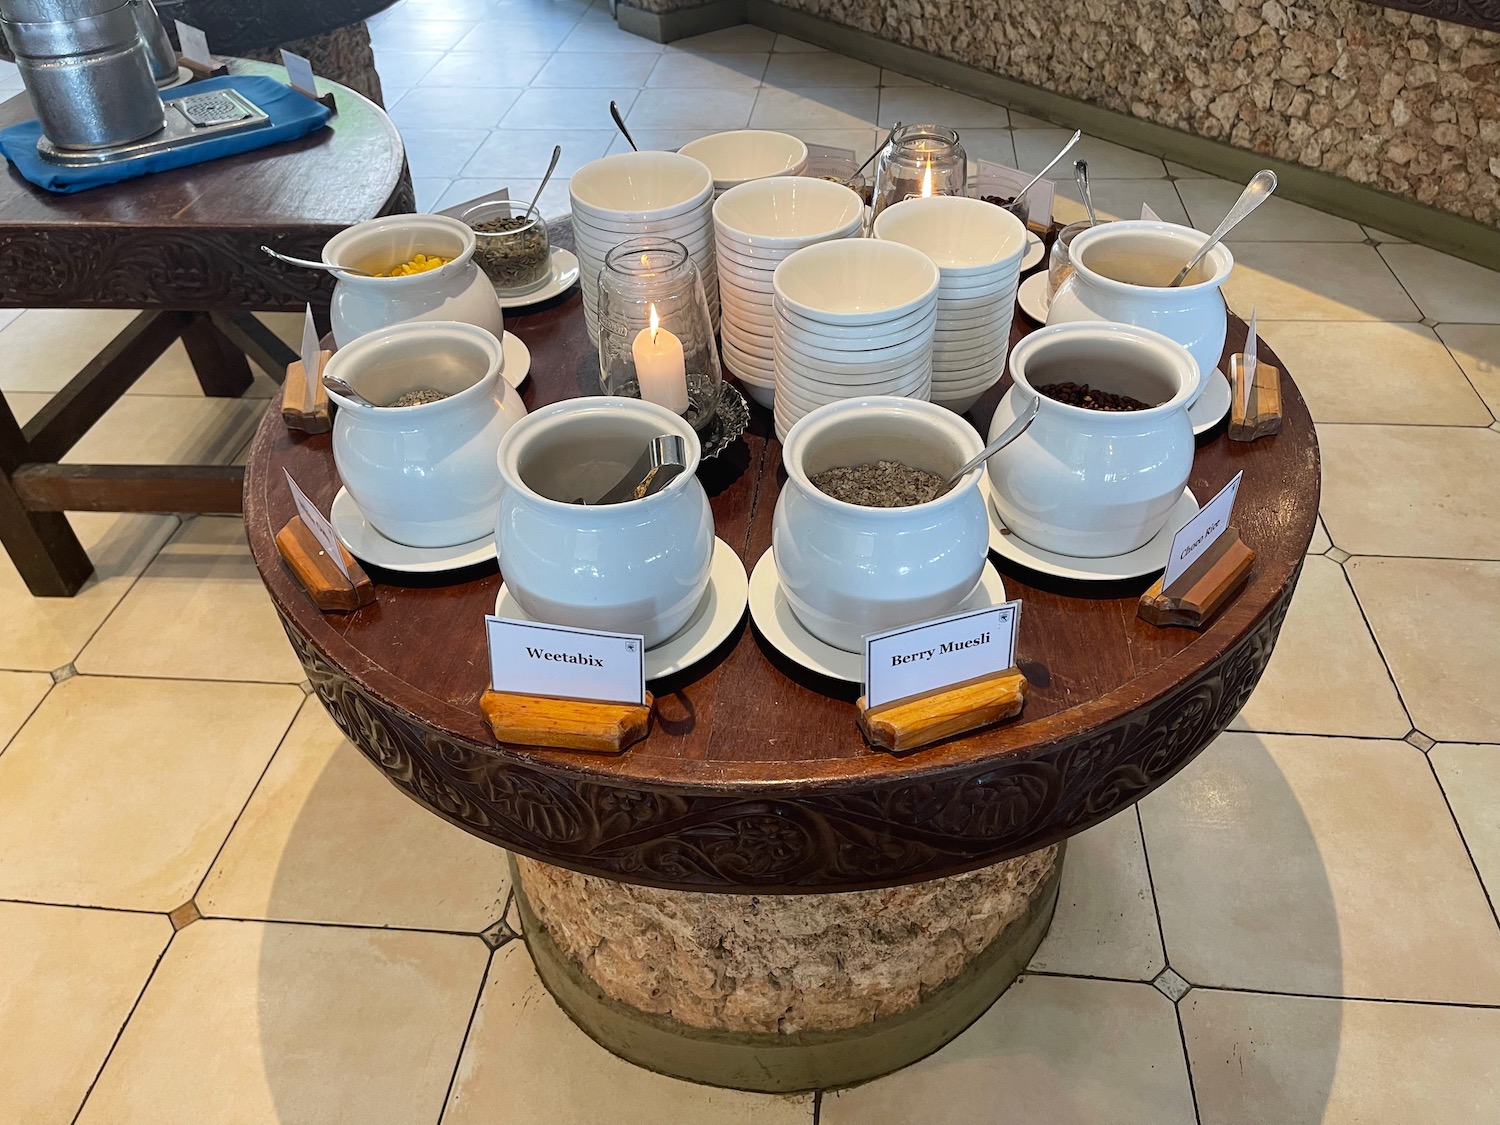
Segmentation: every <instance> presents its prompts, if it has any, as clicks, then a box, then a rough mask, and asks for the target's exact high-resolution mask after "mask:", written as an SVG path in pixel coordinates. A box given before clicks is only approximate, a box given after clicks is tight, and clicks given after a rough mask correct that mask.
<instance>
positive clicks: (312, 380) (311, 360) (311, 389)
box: [301, 304, 323, 414]
mask: <svg viewBox="0 0 1500 1125" xmlns="http://www.w3.org/2000/svg"><path fill="white" fill-rule="evenodd" d="M301 359H302V376H303V378H302V412H303V413H304V414H311V413H312V412H313V409H314V407H316V406H317V402H318V382H319V380H320V379H321V378H322V371H321V370H320V369H321V367H322V360H323V350H322V348H320V347H319V346H318V328H317V325H315V324H314V323H313V315H312V305H310V304H309V305H308V306H307V319H305V320H304V321H303V322H302V351H301Z"/></svg>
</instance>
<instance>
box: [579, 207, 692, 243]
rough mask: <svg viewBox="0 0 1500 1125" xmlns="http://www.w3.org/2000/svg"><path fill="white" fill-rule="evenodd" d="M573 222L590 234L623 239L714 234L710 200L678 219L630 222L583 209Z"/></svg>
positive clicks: (652, 219) (595, 236)
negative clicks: (589, 213)
mask: <svg viewBox="0 0 1500 1125" xmlns="http://www.w3.org/2000/svg"><path fill="white" fill-rule="evenodd" d="M573 225H574V226H576V227H580V228H582V230H583V232H584V233H585V234H586V235H588V236H590V237H593V238H596V239H598V238H619V239H620V240H621V241H624V239H625V238H629V237H632V236H635V235H642V234H664V235H666V237H668V238H678V237H681V236H683V235H687V234H692V235H695V236H696V235H698V234H703V235H711V234H712V232H713V219H712V218H711V217H710V215H709V212H708V205H707V204H706V203H705V204H699V205H698V206H696V207H693V208H691V209H689V210H688V211H685V212H684V213H683V214H681V215H678V216H676V217H675V218H669V219H661V218H650V219H641V220H633V221H630V222H616V221H614V220H610V219H600V218H597V217H595V216H592V215H588V214H585V213H583V212H575V213H574V215H573Z"/></svg>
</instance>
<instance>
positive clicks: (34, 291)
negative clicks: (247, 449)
mask: <svg viewBox="0 0 1500 1125" xmlns="http://www.w3.org/2000/svg"><path fill="white" fill-rule="evenodd" d="M233 69H234V70H235V72H236V73H243V74H272V75H276V74H279V73H280V68H279V67H271V66H266V65H264V64H260V63H252V62H237V63H235V64H234V67H233ZM329 86H331V87H332V88H333V89H334V96H335V99H336V101H337V104H338V113H337V114H336V115H335V116H334V118H333V119H332V120H331V121H330V123H329V125H330V127H329V128H327V129H322V130H320V131H318V132H316V133H314V134H312V135H310V136H307V137H303V138H301V139H299V140H296V141H292V142H290V143H287V144H283V145H277V146H273V147H271V148H269V149H265V150H262V151H260V152H252V153H246V154H243V155H241V156H234V157H228V158H226V159H223V160H217V161H213V162H211V163H208V164H202V165H197V166H194V167H191V168H183V169H179V170H176V171H172V172H161V173H157V174H156V175H152V176H146V177H143V178H141V179H137V180H128V181H126V182H124V183H120V184H114V185H111V186H109V187H102V188H95V189H93V190H92V191H85V192H79V193H77V194H75V195H55V194H53V193H51V192H46V191H43V190H42V189H40V188H37V187H34V186H33V185H31V184H30V183H28V182H27V181H26V180H24V179H23V178H22V177H21V176H20V175H19V174H18V173H17V172H16V170H15V169H14V168H11V167H10V166H9V165H6V167H5V174H4V175H3V176H0V308H81V309H118V308H124V309H142V310H144V311H143V312H142V313H141V314H140V315H139V316H138V317H136V319H135V320H134V321H133V322H132V323H131V324H130V325H129V326H128V327H127V328H126V329H125V330H124V331H123V332H121V333H120V335H119V336H118V337H116V338H115V340H114V341H113V342H112V343H110V345H109V346H108V347H106V348H105V349H104V351H102V352H100V353H99V355H97V356H96V357H95V358H94V359H93V360H92V361H91V362H90V363H89V364H88V365H87V366H86V367H84V369H83V370H82V371H80V372H79V373H78V374H77V375H76V376H75V377H74V378H73V379H72V380H71V381H70V382H69V383H68V385H67V386H65V387H64V388H63V389H62V390H60V391H58V392H57V393H56V394H55V395H54V396H53V398H52V400H51V401H50V402H48V404H47V405H46V406H45V407H43V408H42V410H41V412H40V413H38V414H37V416H36V417H35V418H33V419H32V420H31V421H30V422H28V423H27V424H26V425H25V426H21V425H20V424H19V423H17V421H16V418H15V415H14V413H13V412H12V411H11V409H10V407H9V406H8V405H6V404H5V402H4V400H3V397H0V543H3V544H4V546H5V549H6V550H7V551H8V552H9V553H10V557H11V559H12V561H13V562H14V563H15V565H16V568H17V569H18V570H19V571H20V573H21V576H22V577H23V578H24V579H25V581H26V585H27V586H28V587H29V588H30V589H31V592H32V593H33V594H37V595H39V596H51V597H61V596H68V595H71V594H73V593H75V592H76V591H77V590H78V588H79V586H81V585H82V584H83V582H84V581H85V580H86V579H87V578H88V576H89V575H90V574H91V573H92V571H93V564H92V563H91V562H90V561H89V558H88V555H87V554H86V553H85V552H84V550H83V547H82V545H81V544H80V543H79V542H78V539H77V537H76V536H75V535H74V534H73V531H72V528H71V527H70V526H69V524H68V521H67V519H66V517H65V516H64V515H63V513H64V512H67V511H107V512H162V511H167V512H186V511H193V512H237V511H239V510H240V508H241V504H242V500H241V494H242V485H243V479H244V474H243V470H241V469H239V468H238V467H235V466H225V465H172V466H165V465H63V464H60V462H61V460H62V458H63V457H64V456H65V455H66V454H67V453H68V451H69V450H70V449H72V447H73V446H74V445H75V444H76V443H77V442H78V440H79V439H80V438H81V437H82V436H83V435H84V434H85V433H87V432H88V430H89V428H90V427H91V426H93V425H94V423H96V422H98V421H99V419H100V418H101V417H103V416H104V413H105V412H106V411H107V410H109V408H110V407H111V406H113V405H114V404H115V403H116V402H117V401H118V400H119V398H120V396H121V395H123V394H124V393H125V392H126V390H128V389H129V388H130V386H131V385H132V384H133V383H134V382H135V381H136V379H138V378H139V377H140V376H141V375H142V374H143V373H144V372H145V371H146V369H147V368H148V367H150V366H151V364H152V363H154V362H155V361H156V359H157V357H158V356H160V355H161V354H162V352H163V351H165V350H166V349H167V348H168V347H169V346H170V345H171V344H172V343H173V341H175V340H178V339H180V340H182V342H183V344H184V346H185V347H186V348H187V352H188V357H189V358H190V359H191V361H192V364H193V368H194V370H195V371H196V373H197V375H198V381H199V383H200V385H201V386H202V387H203V393H204V394H206V395H213V396H220V397H230V396H238V395H241V394H243V393H244V392H245V390H246V389H248V388H249V386H250V382H251V374H250V367H249V363H248V362H247V359H248V360H254V361H255V362H256V364H257V365H258V366H260V367H262V368H263V369H264V370H265V371H266V373H267V374H269V375H270V376H271V377H272V378H274V379H276V380H277V381H278V382H279V381H280V379H281V377H282V373H283V372H284V370H285V368H286V364H287V363H288V362H289V361H290V360H291V359H292V358H294V357H293V355H292V353H291V351H290V349H289V348H287V347H286V345H285V344H283V343H282V342H281V341H280V340H278V339H277V338H276V337H275V335H273V334H272V333H271V332H270V330H269V329H267V328H266V327H265V326H264V325H262V324H261V323H260V322H259V321H258V320H256V319H255V318H254V317H253V316H251V315H250V314H251V312H253V311H263V312H276V311H297V312H300V311H301V310H302V308H303V307H304V306H305V305H306V304H307V303H309V302H311V303H312V304H313V306H314V307H315V308H325V307H326V306H327V304H328V299H329V295H330V293H331V291H332V287H331V283H330V281H329V279H328V277H327V275H326V274H323V273H320V272H317V271H313V270H299V269H296V268H294V267H289V266H283V265H281V264H280V263H278V262H275V261H273V260H272V259H270V258H268V257H267V256H266V255H264V254H262V253H261V252H260V250H259V247H260V245H261V244H262V243H266V244H268V245H272V246H275V247H276V248H277V249H280V250H283V251H285V252H287V253H291V254H296V255H298V256H304V257H312V258H316V257H318V256H319V254H320V252H321V250H322V245H323V243H324V242H326V241H327V240H328V239H329V238H330V237H331V236H332V235H333V234H335V233H336V232H337V231H339V230H341V229H343V228H344V227H346V226H348V225H349V224H350V223H354V222H359V221H361V220H364V219H369V218H372V217H374V216H376V215H379V214H384V213H388V212H393V211H402V210H411V209H412V200H411V199H409V198H404V196H405V195H406V193H405V192H404V191H402V190H401V189H400V185H401V184H402V183H403V179H402V171H403V169H404V167H405V162H406V154H405V149H404V148H403V147H402V144H401V138H400V135H399V134H398V133H397V132H396V128H395V126H394V125H392V124H391V121H390V118H388V117H387V116H386V115H385V113H384V112H383V111H382V110H381V109H380V108H379V107H378V106H376V105H374V104H373V103H371V102H369V101H368V100H366V99H365V98H363V97H361V96H360V95H358V94H356V93H354V92H353V91H351V90H348V89H346V88H344V87H342V86H339V85H337V84H336V83H329ZM33 116H34V114H33V113H32V110H31V103H30V100H29V99H28V98H27V96H26V95H25V94H24V93H23V94H19V95H17V96H16V97H13V98H11V99H10V100H9V101H7V102H5V103H4V104H3V105H0V128H5V127H7V126H10V125H13V124H15V123H17V122H20V121H25V120H27V119H29V118H31V117H33Z"/></svg>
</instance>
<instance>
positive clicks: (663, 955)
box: [511, 844, 1062, 1092]
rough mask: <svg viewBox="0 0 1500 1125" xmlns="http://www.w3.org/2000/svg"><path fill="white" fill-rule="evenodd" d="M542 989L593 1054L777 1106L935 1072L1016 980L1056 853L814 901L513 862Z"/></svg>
mask: <svg viewBox="0 0 1500 1125" xmlns="http://www.w3.org/2000/svg"><path fill="white" fill-rule="evenodd" d="M511 865H512V872H513V875H514V883H515V888H516V898H517V901H518V903H519V905H520V909H521V919H522V924H523V926H524V929H525V932H526V944H527V946H528V947H529V949H530V951H531V956H532V959H533V960H534V961H535V962H536V967H537V971H538V973H539V974H540V975H541V977H542V980H543V981H544V982H545V983H546V985H547V987H548V988H549V989H550V990H551V991H552V994H553V996H555V997H556V998H557V1001H558V1003H559V1004H561V1005H562V1007H563V1009H564V1010H565V1011H567V1013H568V1014H569V1015H570V1016H571V1017H572V1018H573V1020H574V1021H575V1022H576V1023H577V1024H578V1025H579V1026H580V1027H582V1028H583V1029H584V1031H586V1032H588V1034H589V1035H590V1036H592V1037H593V1038H594V1039H596V1040H597V1041H598V1042H599V1043H601V1044H603V1045H604V1046H605V1047H607V1048H609V1050H611V1051H613V1052H614V1053H615V1054H617V1055H620V1056H621V1057H623V1058H626V1059H629V1060H630V1061H631V1062H634V1063H637V1064H639V1065H640V1066H644V1067H648V1068H649V1069H651V1070H655V1071H659V1072H661V1073H663V1074H671V1075H675V1076H677V1077H679V1078H686V1079H689V1080H691V1081H694V1082H705V1083H709V1084H711V1085H716V1086H731V1087H735V1088H738V1089H743V1090H761V1091H771V1092H784V1091H791V1090H810V1089H817V1088H826V1087H830V1086H842V1085H848V1084H849V1083H852V1082H861V1081H864V1080H866V1079H870V1078H874V1077H876V1076H878V1075H881V1074H886V1073H889V1072H890V1071H893V1070H896V1069H899V1068H900V1067H903V1066H906V1065H907V1064H909V1063H912V1062H915V1061H916V1060H917V1059H920V1058H922V1057H923V1056H925V1055H928V1054H931V1053H932V1052H933V1051H935V1050H937V1049H938V1048H939V1047H941V1046H942V1045H943V1044H945V1043H947V1042H948V1041H949V1040H950V1039H952V1038H954V1037H955V1036H956V1035H958V1034H959V1032H961V1031H963V1029H964V1028H966V1027H967V1026H968V1025H969V1024H970V1023H972V1022H973V1021H974V1020H975V1019H977V1018H978V1017H979V1016H980V1015H981V1014H982V1013H983V1012H984V1011H985V1009H986V1008H988V1007H989V1006H990V1005H991V1004H992V1003H994V1001H995V999H996V998H997V997H998V996H999V995H1000V994H1001V993H1002V992H1004V991H1005V989H1006V988H1007V987H1009V986H1010V983H1011V982H1012V981H1013V980H1015V978H1016V977H1017V975H1019V973H1020V972H1021V970H1022V969H1023V968H1025V966H1026V963H1027V962H1028V961H1029V960H1030V959H1031V955H1032V953H1034V952H1035V951H1036V947H1037V946H1038V945H1040V944H1041V941H1042V938H1043V937H1044V936H1045V935H1046V932H1047V927H1048V925H1049V924H1050V923H1051V921H1052V911H1053V908H1054V907H1055V906H1056V903H1057V885H1058V877H1059V874H1060V872H1061V870H1062V845H1060V844H1059V845H1053V846H1051V847H1047V848H1043V849H1041V850H1040V851H1035V852H1032V853H1030V854H1028V855H1024V856H1020V857H1019V858H1016V859H1012V860H1008V861H1006V862H1004V863H1000V864H997V865H995V866H993V867H986V868H982V869H980V870H978V871H971V872H969V873H967V874H964V875H956V876H952V877H950V878H945V879H938V880H934V881H932V882H927V883H914V884H910V885H907V886H901V887H891V888H889V889H883V890H875V891H856V892H850V893H838V894H820V895H735V894H703V893H696V892H687V891H665V890H657V889H654V888H651V887H640V886H634V885H631V884H627V883H617V882H613V881H611V880H607V879H601V878H597V877H595V876H590V875H581V874H578V873H577V872H574V871H569V870H566V869H564V868H560V867H552V866H549V865H547V864H543V863H538V862H536V861H535V860H531V859H526V858H525V857H522V856H513V857H512V860H511Z"/></svg>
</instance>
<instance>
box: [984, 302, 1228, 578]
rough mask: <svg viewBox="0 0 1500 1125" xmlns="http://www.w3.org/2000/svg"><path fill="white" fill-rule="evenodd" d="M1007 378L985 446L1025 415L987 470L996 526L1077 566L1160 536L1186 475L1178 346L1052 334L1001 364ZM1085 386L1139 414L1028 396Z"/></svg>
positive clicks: (1185, 370)
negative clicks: (1130, 402) (1025, 424)
mask: <svg viewBox="0 0 1500 1125" xmlns="http://www.w3.org/2000/svg"><path fill="white" fill-rule="evenodd" d="M1010 370H1011V376H1012V378H1013V379H1014V382H1013V384H1012V385H1011V388H1010V390H1008V391H1006V392H1005V397H1004V398H1002V399H1001V400H1000V405H999V406H998V407H997V408H996V409H995V416H994V421H992V422H991V423H990V436H991V437H994V436H995V435H997V434H998V433H999V432H1000V431H1001V430H1002V429H1003V428H1005V427H1006V426H1008V425H1010V423H1011V422H1012V421H1014V420H1015V418H1016V416H1017V414H1019V413H1020V412H1021V411H1023V410H1025V409H1027V408H1028V407H1029V406H1030V404H1031V400H1032V399H1033V398H1040V399H1041V403H1042V405H1041V410H1040V411H1039V412H1038V414H1037V416H1036V420H1035V421H1034V422H1032V423H1031V426H1030V427H1029V428H1028V429H1027V430H1026V432H1025V433H1024V434H1022V435H1021V436H1020V437H1018V438H1016V440H1015V441H1013V442H1011V443H1010V444H1009V445H1007V446H1006V447H1005V448H1004V449H1002V450H1001V451H1000V452H999V453H997V454H995V456H993V457H991V458H990V460H989V474H990V483H991V484H992V485H993V493H994V501H995V508H996V510H997V511H998V512H999V513H1000V517H1001V519H1003V520H1004V521H1005V526H1006V527H1008V528H1010V530H1011V531H1012V532H1014V533H1015V534H1016V535H1019V536H1020V537H1021V538H1022V539H1024V540H1026V541H1027V542H1028V543H1031V544H1034V545H1035V546H1037V547H1040V548H1042V549H1043V550H1046V551H1056V552H1057V553H1059V554H1064V555H1077V556H1080V557H1083V558H1106V557H1109V556H1112V555H1123V554H1125V553H1126V552H1127V551H1133V550H1135V549H1136V548H1137V547H1140V546H1142V545H1144V544H1145V543H1146V541H1147V540H1149V539H1150V538H1151V537H1152V536H1153V535H1155V534H1156V533H1157V532H1158V531H1160V530H1161V527H1162V524H1163V523H1164V522H1165V521H1166V518H1167V515H1168V513H1170V512H1171V510H1172V506H1173V505H1174V504H1175V503H1176V502H1177V498H1178V497H1179V496H1181V495H1182V489H1183V486H1184V485H1185V484H1187V479H1188V474H1189V473H1190V472H1191V470H1192V467H1193V424H1192V422H1191V421H1189V419H1188V415H1187V405H1188V402H1189V400H1191V399H1192V398H1193V396H1194V395H1195V394H1196V393H1197V391H1198V384H1199V375H1198V365H1197V364H1196V363H1195V362H1194V361H1193V357H1192V355H1191V354H1190V353H1189V352H1188V350H1187V349H1186V348H1184V347H1183V346H1182V345H1181V344H1179V343H1176V342H1175V341H1173V340H1169V339H1167V338H1166V337H1165V336H1163V335H1161V334H1160V333H1158V332H1152V331H1151V330H1149V329H1146V328H1136V327H1134V326H1132V325H1126V324H1100V323H1085V324H1059V325H1052V326H1049V327H1047V328H1043V329H1041V330H1040V331H1037V332H1033V333H1032V334H1031V335H1029V336H1027V337H1026V338H1025V339H1024V340H1022V341H1021V342H1020V343H1019V344H1017V345H1016V346H1015V348H1014V349H1013V350H1012V351H1011V354H1010ZM1061 382H1074V383H1085V382H1086V383H1088V384H1089V385H1090V386H1094V387H1098V388H1100V389H1102V390H1105V391H1109V392H1111V393H1114V394H1126V395H1130V396H1131V397H1133V398H1138V399H1140V400H1141V401H1142V402H1153V403H1159V404H1160V405H1157V406H1153V407H1151V408H1150V409H1149V410H1136V411H1122V412H1119V413H1108V412H1105V411H1100V410H1085V409H1083V408H1082V407H1078V406H1068V405H1066V404H1064V403H1061V402H1057V401H1055V400H1053V399H1050V398H1047V397H1046V396H1045V395H1038V394H1037V393H1036V391H1035V390H1034V389H1033V388H1034V387H1036V386H1046V385H1047V384H1049V383H1061Z"/></svg>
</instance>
